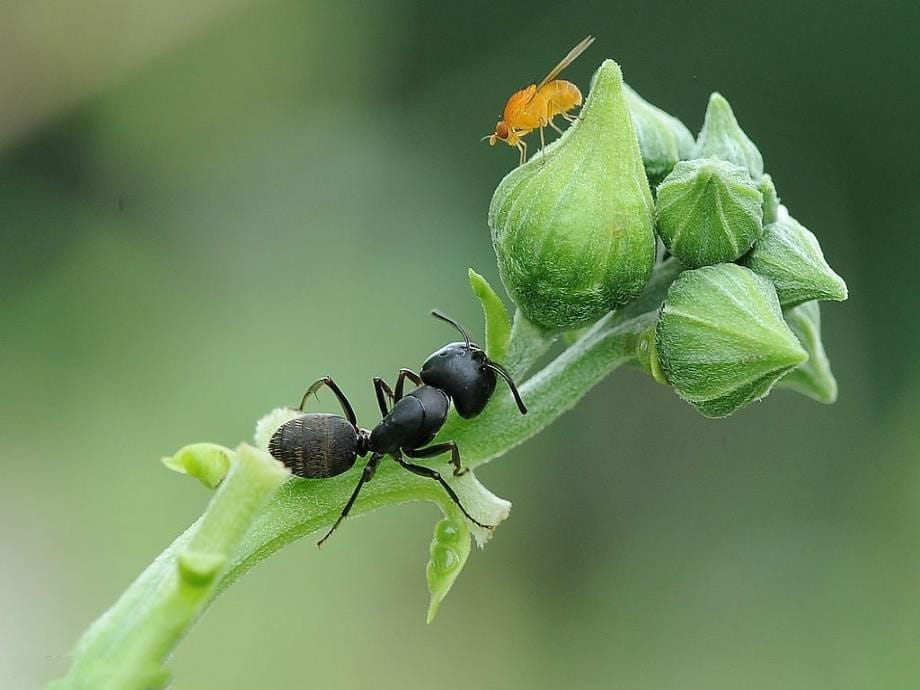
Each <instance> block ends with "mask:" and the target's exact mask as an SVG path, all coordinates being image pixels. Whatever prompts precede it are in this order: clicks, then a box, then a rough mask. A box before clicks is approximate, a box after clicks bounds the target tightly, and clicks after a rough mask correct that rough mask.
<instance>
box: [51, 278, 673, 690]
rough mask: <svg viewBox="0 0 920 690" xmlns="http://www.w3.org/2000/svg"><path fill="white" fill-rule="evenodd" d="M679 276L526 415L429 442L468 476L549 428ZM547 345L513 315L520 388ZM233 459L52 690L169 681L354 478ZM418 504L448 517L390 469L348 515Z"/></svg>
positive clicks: (615, 319) (462, 488) (482, 535)
mask: <svg viewBox="0 0 920 690" xmlns="http://www.w3.org/2000/svg"><path fill="white" fill-rule="evenodd" d="M679 270H680V269H679V267H675V264H673V263H669V262H665V263H664V264H661V265H660V266H659V270H658V271H656V275H655V277H653V279H652V281H651V282H650V283H649V288H648V290H647V291H646V293H645V294H644V295H643V296H642V297H641V298H640V299H639V300H638V301H637V302H636V303H634V304H633V305H630V307H627V308H624V309H623V310H620V311H617V312H613V313H611V314H608V315H607V316H606V317H605V318H603V319H601V320H600V321H599V322H598V323H596V324H595V325H594V326H593V327H591V328H590V329H588V330H587V331H586V332H585V333H584V334H583V335H582V336H581V337H580V338H579V339H578V340H577V341H576V342H575V343H574V344H572V345H571V346H570V347H569V348H568V349H566V350H565V351H563V352H562V353H561V354H560V355H559V356H558V357H556V358H555V359H554V360H553V361H552V362H550V363H549V364H548V365H547V366H546V367H544V368H543V369H542V370H541V371H539V372H538V373H537V374H535V375H534V376H533V377H531V378H530V379H528V380H527V381H526V382H524V383H523V385H521V387H520V390H521V394H522V396H523V397H524V400H525V401H526V402H527V405H528V408H529V413H528V414H527V415H526V416H523V415H521V414H520V413H519V411H518V409H517V407H516V406H515V405H514V402H513V400H512V398H511V395H510V393H508V392H507V391H504V392H501V391H499V392H497V393H496V395H495V397H494V398H493V400H492V401H491V402H490V403H489V406H488V407H487V409H486V411H485V412H484V413H483V414H482V415H481V416H479V417H478V418H476V419H474V420H462V419H460V418H459V417H457V416H456V415H452V416H451V419H450V420H449V421H448V424H447V425H446V426H445V428H444V429H443V430H442V433H441V434H440V438H442V439H448V438H452V439H454V440H456V441H457V442H458V445H459V446H460V448H461V449H462V453H463V461H464V464H465V465H466V466H468V467H470V468H475V467H477V466H479V465H481V464H483V463H485V462H488V461H489V460H491V459H493V458H496V457H498V456H500V455H502V454H503V453H505V452H506V451H507V450H509V449H510V448H513V447H514V446H517V445H518V444H520V443H523V442H524V441H525V440H527V439H528V438H530V437H531V436H533V435H535V434H536V433H538V432H539V431H540V430H541V429H543V428H544V427H545V426H547V425H549V424H551V423H552V422H553V421H554V420H555V419H556V418H557V417H558V416H559V415H561V414H562V413H564V412H565V411H567V410H569V409H570V408H572V407H573V406H574V405H575V404H576V403H577V402H578V400H580V399H581V398H582V397H583V396H584V395H585V394H586V393H587V392H588V391H589V390H590V389H591V388H592V387H593V386H594V385H595V384H596V383H598V382H599V381H600V380H601V379H602V378H603V377H604V376H606V375H607V374H609V373H610V372H611V371H613V370H614V369H616V368H617V367H619V366H621V365H622V364H625V363H629V362H631V361H633V360H634V358H635V350H636V345H637V343H638V342H639V339H640V336H641V335H642V333H643V332H644V331H645V330H646V329H648V328H650V327H651V326H652V325H653V324H654V322H655V318H656V313H655V312H654V311H652V310H654V309H657V306H658V304H660V302H661V299H662V297H663V294H664V291H666V290H667V285H668V284H669V283H670V282H671V280H673V278H674V276H675V275H676V274H677V272H678V271H679ZM553 341H554V338H552V337H548V336H546V335H545V334H543V333H541V332H540V331H539V330H538V329H536V328H534V327H533V326H532V325H531V324H529V323H527V322H526V320H525V319H523V317H521V316H520V315H518V316H517V317H516V319H515V324H514V327H513V329H512V338H511V341H510V342H509V343H508V350H507V354H506V360H505V363H506V366H508V368H509V369H510V370H511V371H512V372H513V373H514V375H515V376H516V377H518V378H520V377H521V376H522V374H523V372H526V371H527V370H528V369H529V368H530V367H531V366H533V364H534V363H535V362H536V360H538V359H539V358H540V357H541V356H542V355H543V354H544V353H545V352H546V351H547V350H548V348H549V347H550V345H551V344H552V343H553ZM210 452H211V453H213V452H214V451H213V449H211V450H210ZM266 458H267V461H266V460H265V459H266ZM236 459H237V460H236V461H235V462H232V463H231V469H230V473H229V474H228V475H227V477H226V479H224V481H223V483H222V484H221V485H220V488H219V489H218V491H217V494H216V495H215V496H214V498H213V500H212V501H211V503H210V505H209V506H208V509H207V510H206V512H205V513H204V515H203V516H202V517H201V518H200V519H199V520H198V521H197V522H196V523H195V524H193V525H192V526H191V527H189V528H188V529H187V530H186V531H185V532H184V533H183V534H182V535H180V536H179V537H178V538H177V539H176V540H175V541H174V542H173V544H172V545H170V546H169V547H168V548H167V549H166V550H165V551H164V552H163V553H162V554H160V556H159V557H157V559H156V560H155V561H154V562H153V563H152V564H151V565H150V566H148V568H147V569H146V570H145V571H144V572H143V573H142V574H141V575H140V576H139V577H138V578H137V580H135V582H134V583H133V584H132V585H131V586H130V587H129V588H128V590H127V591H126V592H125V593H124V594H123V595H122V597H121V598H120V599H119V600H118V601H117V602H116V603H115V605H114V606H113V607H112V608H111V609H110V610H109V611H107V612H106V613H105V614H103V616H102V617H100V618H99V619H98V620H97V621H96V622H95V623H94V624H93V625H92V626H91V627H90V628H89V629H88V630H87V631H86V633H84V635H83V637H82V638H81V639H80V641H79V642H78V644H77V647H76V649H75V652H74V660H73V665H72V667H71V669H70V672H69V673H68V675H67V676H66V677H65V678H63V679H61V680H59V681H56V682H55V683H53V684H52V686H51V687H52V688H55V690H61V689H63V688H81V689H82V688H86V689H89V688H93V690H106V689H107V688H129V689H130V688H155V687H161V686H162V685H164V684H165V683H166V682H168V673H167V671H166V670H165V668H164V667H163V662H164V661H165V659H166V657H167V656H168V655H169V654H170V653H171V652H172V650H173V649H174V648H175V646H176V644H178V642H179V640H180V639H181V638H182V636H183V635H184V634H185V633H186V632H187V631H188V630H189V629H190V628H191V626H192V625H193V624H194V622H195V620H196V619H197V618H198V617H199V616H200V615H201V613H202V612H203V611H204V610H205V609H206V608H207V606H208V605H209V604H210V603H211V601H213V600H214V598H216V596H217V595H218V594H220V592H222V591H223V590H224V589H226V588H227V587H229V586H230V585H231V584H232V583H233V582H234V581H235V580H236V579H237V578H239V577H240V576H241V575H242V574H243V573H245V572H246V571H247V570H249V568H251V567H253V566H254V565H255V564H256V563H258V562H259V561H260V560H262V559H263V558H266V557H268V556H269V555H271V554H272V553H274V552H275V551H277V550H278V549H280V548H281V547H282V546H284V545H286V544H288V543H290V542H292V541H295V540H297V539H299V538H300V537H302V536H304V535H306V534H309V533H310V532H313V531H315V530H318V529H320V528H321V527H323V526H325V525H328V524H330V523H331V522H332V521H333V520H334V519H335V518H336V517H337V516H338V514H339V511H340V510H341V507H342V505H344V504H345V501H346V500H347V499H348V497H349V495H350V494H351V492H352V490H353V489H354V486H355V482H356V480H357V476H358V473H359V472H360V468H355V469H353V470H351V471H349V472H346V473H344V474H342V475H340V476H338V477H333V478H330V479H323V480H322V481H310V480H292V481H288V482H286V483H284V484H283V485H281V487H280V488H277V487H278V485H279V484H281V482H282V480H283V478H284V477H286V476H287V475H286V473H282V472H280V471H279V470H278V467H279V465H278V463H275V462H274V461H273V460H272V459H271V458H270V456H268V455H267V453H264V452H256V451H252V450H251V449H249V450H246V448H245V447H244V448H243V449H241V451H240V452H238V453H237V454H236ZM256 459H261V460H259V462H256V461H255V460H256ZM448 481H450V483H451V485H452V486H453V487H454V489H455V490H456V492H457V493H458V495H459V496H460V499H461V501H462V502H463V504H464V506H465V507H466V508H467V509H468V510H469V511H470V512H471V513H472V514H475V515H477V517H478V518H479V519H481V520H483V521H484V522H486V524H496V525H497V524H498V523H499V522H501V520H503V519H504V518H505V517H506V516H507V513H508V510H509V507H510V506H509V504H508V503H507V502H506V501H503V500H501V499H499V498H498V497H496V496H494V495H492V494H491V493H490V492H489V491H488V490H487V489H486V488H485V487H483V486H482V485H481V484H480V483H479V481H478V480H477V479H476V477H475V476H474V474H473V473H472V472H469V473H467V474H466V475H464V476H462V477H450V478H448ZM276 488H277V491H276ZM269 497H270V498H269ZM266 500H267V503H266V502H265V501H266ZM418 500H427V501H433V502H435V503H437V504H438V505H439V506H441V507H442V510H443V511H444V512H445V514H446V515H451V514H452V512H451V511H452V510H453V505H452V504H451V503H449V499H448V498H447V496H446V494H445V493H444V492H443V490H442V489H441V487H439V486H438V485H437V484H436V483H434V482H431V481H430V480H426V479H424V478H421V477H416V476H413V475H409V474H408V473H406V472H404V471H402V470H401V468H399V467H398V466H397V465H396V463H384V464H383V465H381V467H380V469H379V470H378V471H377V474H376V475H375V477H374V481H373V482H371V483H369V484H368V485H367V486H366V487H365V490H364V491H363V492H362V494H361V497H360V498H359V500H358V501H357V502H356V503H355V505H354V508H353V509H352V512H351V515H352V516H358V515H361V514H364V513H367V512H369V511H372V510H375V509H377V508H381V507H383V506H386V505H393V504H396V503H404V502H407V501H418ZM263 506H264V507H263ZM471 531H472V532H473V534H474V535H475V536H476V537H477V539H479V540H480V542H482V541H484V539H486V538H488V535H489V534H488V533H487V532H486V531H485V530H481V529H479V528H476V527H472V526H471Z"/></svg>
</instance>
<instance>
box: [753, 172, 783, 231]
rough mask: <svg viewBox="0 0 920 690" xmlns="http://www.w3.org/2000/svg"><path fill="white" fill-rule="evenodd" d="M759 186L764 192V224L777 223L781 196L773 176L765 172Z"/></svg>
mask: <svg viewBox="0 0 920 690" xmlns="http://www.w3.org/2000/svg"><path fill="white" fill-rule="evenodd" d="M757 188H758V189H759V190H760V193H761V194H763V224H764V225H767V224H768V223H775V222H776V219H777V218H778V215H777V214H778V212H779V196H778V195H777V193H776V186H775V185H774V184H773V178H772V177H770V175H769V174H767V173H764V175H763V177H761V178H760V182H759V183H758V184H757Z"/></svg>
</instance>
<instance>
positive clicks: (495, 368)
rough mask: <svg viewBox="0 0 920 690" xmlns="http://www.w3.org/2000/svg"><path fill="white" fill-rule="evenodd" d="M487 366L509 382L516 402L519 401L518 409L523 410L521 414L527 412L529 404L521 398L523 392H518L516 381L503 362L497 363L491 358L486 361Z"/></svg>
mask: <svg viewBox="0 0 920 690" xmlns="http://www.w3.org/2000/svg"><path fill="white" fill-rule="evenodd" d="M486 366H487V367H489V369H492V370H493V371H494V372H495V373H497V374H498V375H499V376H501V377H502V378H503V379H505V381H507V382H508V388H510V389H511V395H513V396H514V402H516V403H517V406H518V409H519V410H520V411H521V414H527V406H526V405H524V401H523V400H521V394H520V393H518V389H517V386H515V385H514V381H513V380H512V379H511V374H509V373H508V372H507V371H506V370H505V368H504V367H503V366H502V365H501V364H497V363H495V362H493V361H491V360H490V361H489V362H487V363H486Z"/></svg>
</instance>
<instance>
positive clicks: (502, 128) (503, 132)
mask: <svg viewBox="0 0 920 690" xmlns="http://www.w3.org/2000/svg"><path fill="white" fill-rule="evenodd" d="M495 136H497V137H498V138H499V139H507V138H508V125H506V124H505V123H504V122H499V123H498V124H497V125H495Z"/></svg>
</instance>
